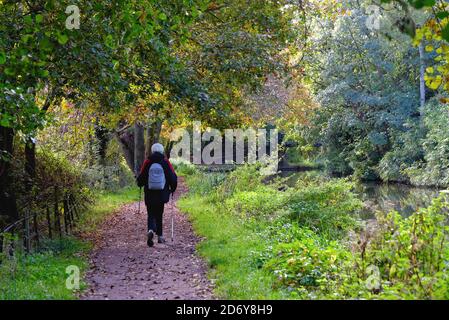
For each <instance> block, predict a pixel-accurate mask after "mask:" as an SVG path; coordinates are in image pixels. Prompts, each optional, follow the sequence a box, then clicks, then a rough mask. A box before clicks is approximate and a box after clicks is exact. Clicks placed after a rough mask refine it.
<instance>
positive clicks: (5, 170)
mask: <svg viewBox="0 0 449 320" xmlns="http://www.w3.org/2000/svg"><path fill="white" fill-rule="evenodd" d="M13 150H14V130H13V129H11V128H6V127H3V126H0V203H1V207H0V214H3V215H7V216H8V218H9V220H10V221H14V220H17V219H18V217H19V213H18V211H17V203H16V195H15V193H14V188H13V186H12V184H13V179H14V178H13V177H12V175H11V161H12V154H13Z"/></svg>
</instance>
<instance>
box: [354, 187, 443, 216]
mask: <svg viewBox="0 0 449 320" xmlns="http://www.w3.org/2000/svg"><path fill="white" fill-rule="evenodd" d="M355 192H356V193H357V194H359V196H360V199H362V201H363V202H364V204H365V210H363V212H362V213H361V216H362V219H372V218H374V213H375V212H376V211H383V212H388V211H392V210H396V211H397V212H399V213H400V214H401V215H402V216H403V217H408V216H410V215H411V214H412V213H413V212H414V211H416V210H417V209H419V208H423V207H427V206H428V205H430V204H431V202H432V199H434V198H436V197H437V196H438V195H439V190H438V189H430V188H417V187H412V186H407V185H403V184H378V183H359V184H358V185H357V186H356V190H355Z"/></svg>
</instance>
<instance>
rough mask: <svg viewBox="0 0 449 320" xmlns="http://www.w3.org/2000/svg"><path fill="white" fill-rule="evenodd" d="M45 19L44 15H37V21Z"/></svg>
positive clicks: (40, 21)
mask: <svg viewBox="0 0 449 320" xmlns="http://www.w3.org/2000/svg"><path fill="white" fill-rule="evenodd" d="M42 21H44V16H43V15H41V14H38V15H36V23H42Z"/></svg>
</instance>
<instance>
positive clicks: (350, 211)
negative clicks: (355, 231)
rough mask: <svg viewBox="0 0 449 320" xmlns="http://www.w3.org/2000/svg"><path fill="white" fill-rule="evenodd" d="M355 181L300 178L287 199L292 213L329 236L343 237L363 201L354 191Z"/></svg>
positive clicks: (305, 224) (355, 220)
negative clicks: (304, 180) (303, 180)
mask: <svg viewBox="0 0 449 320" xmlns="http://www.w3.org/2000/svg"><path fill="white" fill-rule="evenodd" d="M352 188H353V185H352V184H351V183H349V182H347V181H344V180H337V179H333V180H330V181H327V182H324V183H317V182H310V181H309V182H302V181H299V182H298V184H297V186H296V187H295V191H294V192H293V193H292V195H291V197H290V198H289V200H288V203H289V204H288V207H289V211H290V213H291V217H292V218H293V219H294V220H295V221H297V222H298V223H299V225H300V226H304V227H307V228H310V229H312V230H314V231H315V232H319V233H321V234H324V235H326V236H328V237H330V238H341V237H343V236H345V235H346V234H347V232H348V231H349V230H351V229H352V228H354V227H355V226H356V225H357V213H358V211H359V210H360V209H361V208H362V202H361V201H360V200H359V199H358V198H357V197H356V195H355V194H354V193H352V192H351V190H352Z"/></svg>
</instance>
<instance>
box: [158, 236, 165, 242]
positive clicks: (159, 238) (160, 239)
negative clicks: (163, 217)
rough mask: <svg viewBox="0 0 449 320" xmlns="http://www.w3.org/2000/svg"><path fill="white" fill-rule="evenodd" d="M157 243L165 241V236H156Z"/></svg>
mask: <svg viewBox="0 0 449 320" xmlns="http://www.w3.org/2000/svg"><path fill="white" fill-rule="evenodd" d="M157 243H165V238H164V237H163V236H159V237H157Z"/></svg>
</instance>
